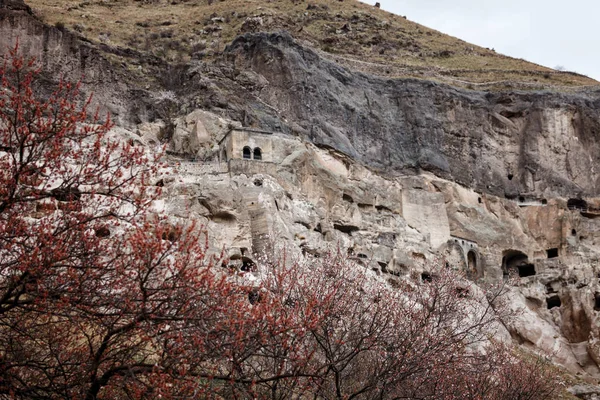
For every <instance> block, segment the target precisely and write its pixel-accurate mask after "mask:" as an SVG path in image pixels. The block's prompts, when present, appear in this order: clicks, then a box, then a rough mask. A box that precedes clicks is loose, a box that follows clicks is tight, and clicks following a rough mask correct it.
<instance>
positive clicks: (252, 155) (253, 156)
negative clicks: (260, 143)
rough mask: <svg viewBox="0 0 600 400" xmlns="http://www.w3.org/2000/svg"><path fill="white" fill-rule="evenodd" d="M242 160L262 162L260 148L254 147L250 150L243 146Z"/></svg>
mask: <svg viewBox="0 0 600 400" xmlns="http://www.w3.org/2000/svg"><path fill="white" fill-rule="evenodd" d="M242 158H243V159H244V160H259V161H260V160H262V150H261V149H260V147H255V148H254V150H252V149H251V148H250V147H249V146H245V147H244V148H243V150H242Z"/></svg>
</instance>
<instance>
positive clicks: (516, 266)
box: [502, 250, 536, 278]
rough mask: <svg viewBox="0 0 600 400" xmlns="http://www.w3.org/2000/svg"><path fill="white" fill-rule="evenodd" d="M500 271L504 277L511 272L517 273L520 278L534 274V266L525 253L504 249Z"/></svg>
mask: <svg viewBox="0 0 600 400" xmlns="http://www.w3.org/2000/svg"><path fill="white" fill-rule="evenodd" d="M502 271H503V272H504V276H505V277H507V276H509V275H510V274H511V273H518V274H519V277H521V278H525V277H528V276H533V275H535V274H536V272H535V266H534V265H533V264H531V263H529V259H528V257H527V255H526V254H525V253H523V252H521V251H518V250H506V251H504V253H503V256H502Z"/></svg>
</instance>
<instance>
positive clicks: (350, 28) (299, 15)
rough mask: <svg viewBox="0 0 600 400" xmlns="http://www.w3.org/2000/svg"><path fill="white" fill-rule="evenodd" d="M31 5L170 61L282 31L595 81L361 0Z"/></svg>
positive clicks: (522, 77) (414, 72) (524, 76)
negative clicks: (250, 34) (244, 36)
mask: <svg viewBox="0 0 600 400" xmlns="http://www.w3.org/2000/svg"><path fill="white" fill-rule="evenodd" d="M27 3H28V4H29V5H30V6H31V7H32V8H33V9H34V11H35V12H36V13H37V15H38V16H40V17H41V18H42V19H43V20H44V21H46V22H47V23H49V24H62V25H63V26H64V27H66V28H67V29H69V30H77V31H80V32H81V34H82V35H84V36H85V37H87V38H88V39H90V40H92V41H96V42H98V41H104V42H106V43H108V44H110V45H113V46H118V47H122V48H134V49H136V50H140V51H142V52H146V53H151V54H153V55H155V56H158V57H161V58H163V59H167V60H170V61H186V60H189V59H190V58H192V57H196V58H210V57H211V56H212V55H214V54H216V53H218V52H219V51H222V50H223V49H224V47H225V46H226V45H227V43H229V42H230V41H231V40H232V39H233V38H235V37H236V36H237V35H239V34H240V33H244V32H246V31H251V30H263V31H275V30H281V29H285V30H287V31H289V32H290V33H291V34H292V35H293V36H295V37H296V38H298V39H302V40H305V41H308V42H310V43H311V44H312V45H313V46H314V47H316V48H319V49H321V50H323V52H324V53H325V54H326V55H328V56H329V57H330V58H333V59H336V60H337V61H338V62H341V63H344V64H347V65H351V66H352V67H353V68H355V69H360V70H363V71H365V72H371V73H375V74H379V75H383V76H413V77H422V78H427V79H435V80H441V81H446V82H450V83H457V84H461V85H466V86H478V85H479V84H481V83H486V86H490V85H487V84H488V83H490V82H499V83H498V84H497V85H499V86H511V85H507V84H506V81H511V82H521V83H522V84H521V86H525V87H532V88H542V87H548V86H584V85H597V84H598V82H596V81H595V80H593V79H590V78H587V77H584V76H581V75H577V74H571V73H558V72H556V71H553V70H552V69H549V68H545V67H542V66H539V65H536V64H533V63H529V62H527V61H524V60H521V59H514V58H510V57H506V56H503V55H500V54H497V53H495V52H494V51H493V50H488V49H485V48H481V47H478V46H475V45H472V44H469V43H467V42H464V41H462V40H460V39H457V38H454V37H451V36H448V35H444V34H442V33H440V32H438V31H435V30H432V29H429V28H426V27H424V26H421V25H419V24H416V23H414V22H411V21H409V20H407V19H405V18H403V17H402V16H398V15H394V14H390V13H388V12H386V11H383V10H380V9H377V8H374V7H372V6H369V5H367V4H363V3H360V2H358V1H356V0H344V1H339V0H311V1H309V2H306V1H304V0H262V1H259V0H212V1H209V0H188V1H181V0H174V1H168V0H154V1H152V2H143V1H134V0H83V1H80V0H27ZM209 3H212V4H209ZM249 17H260V19H261V20H262V25H261V26H260V27H251V26H249V24H246V25H244V22H245V21H246V20H247V19H248V18H249ZM458 81H464V82H458ZM467 82H470V84H469V83H467ZM491 86H494V84H491Z"/></svg>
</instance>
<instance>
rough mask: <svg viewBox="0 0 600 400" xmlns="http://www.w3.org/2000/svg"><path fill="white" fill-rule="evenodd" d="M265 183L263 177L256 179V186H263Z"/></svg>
mask: <svg viewBox="0 0 600 400" xmlns="http://www.w3.org/2000/svg"><path fill="white" fill-rule="evenodd" d="M262 185H263V180H262V179H255V180H254V186H262Z"/></svg>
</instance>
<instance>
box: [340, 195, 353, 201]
mask: <svg viewBox="0 0 600 400" xmlns="http://www.w3.org/2000/svg"><path fill="white" fill-rule="evenodd" d="M342 199H343V200H344V201H347V202H348V203H354V199H353V198H352V196H350V195H347V194H345V193H344V195H343V196H342Z"/></svg>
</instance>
